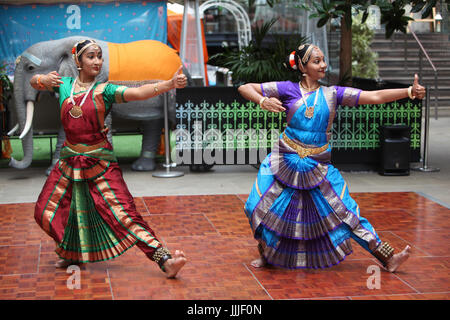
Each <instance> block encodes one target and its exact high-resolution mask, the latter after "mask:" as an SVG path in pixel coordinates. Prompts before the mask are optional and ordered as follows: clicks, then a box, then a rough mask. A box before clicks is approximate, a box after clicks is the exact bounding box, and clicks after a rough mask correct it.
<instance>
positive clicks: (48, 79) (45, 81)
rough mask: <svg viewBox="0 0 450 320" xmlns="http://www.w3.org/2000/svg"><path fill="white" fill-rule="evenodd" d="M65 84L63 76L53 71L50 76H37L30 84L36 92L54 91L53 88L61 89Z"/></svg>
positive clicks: (32, 78)
mask: <svg viewBox="0 0 450 320" xmlns="http://www.w3.org/2000/svg"><path fill="white" fill-rule="evenodd" d="M61 83H63V82H62V81H61V76H60V75H59V74H58V72H56V71H52V72H50V73H48V74H35V75H34V76H33V77H31V79H30V84H31V86H32V87H33V88H35V89H36V90H40V91H43V90H49V91H51V90H52V87H59V85H60V84H61Z"/></svg>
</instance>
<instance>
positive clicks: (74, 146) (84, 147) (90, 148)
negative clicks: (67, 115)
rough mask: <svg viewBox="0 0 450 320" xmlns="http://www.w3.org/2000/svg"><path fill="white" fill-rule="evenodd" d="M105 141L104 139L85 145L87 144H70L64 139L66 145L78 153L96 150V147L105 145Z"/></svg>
mask: <svg viewBox="0 0 450 320" xmlns="http://www.w3.org/2000/svg"><path fill="white" fill-rule="evenodd" d="M105 143H106V140H103V141H102V142H99V143H97V144H93V145H90V146H87V145H85V144H81V143H79V144H71V143H69V142H68V141H67V140H66V146H67V147H69V148H70V149H72V150H73V151H75V152H78V153H85V152H89V151H93V150H97V149H99V148H101V147H103V146H104V145H105Z"/></svg>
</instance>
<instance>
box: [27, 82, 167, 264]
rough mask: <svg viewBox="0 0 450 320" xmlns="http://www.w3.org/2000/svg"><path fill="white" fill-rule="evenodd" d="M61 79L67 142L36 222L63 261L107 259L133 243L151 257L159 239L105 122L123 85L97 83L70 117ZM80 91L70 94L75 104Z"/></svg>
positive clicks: (120, 99) (44, 192) (42, 195)
mask: <svg viewBox="0 0 450 320" xmlns="http://www.w3.org/2000/svg"><path fill="white" fill-rule="evenodd" d="M62 81H63V82H64V83H63V84H61V86H60V87H59V88H54V90H55V91H57V92H59V94H60V105H61V109H60V112H61V122H62V125H63V127H64V130H65V133H66V141H65V143H64V145H63V147H62V150H61V155H60V160H59V161H58V163H57V164H56V165H55V167H54V168H53V170H52V171H51V173H50V175H49V177H48V178H47V181H46V182H45V185H44V187H43V189H42V191H41V193H40V195H39V198H38V200H37V202H36V207H35V214H34V215H35V219H36V222H37V223H38V224H39V225H40V226H41V228H42V229H43V230H44V231H45V232H46V233H47V234H48V235H49V236H50V237H52V238H53V239H54V240H55V241H56V243H57V248H56V253H57V254H58V255H59V256H60V257H61V258H62V259H65V260H70V261H74V262H82V263H85V262H96V261H104V260H109V259H112V258H115V257H117V256H119V255H121V254H122V253H123V252H125V251H126V250H127V249H129V248H130V247H132V246H133V245H135V244H137V245H138V246H139V248H140V249H141V250H142V251H144V253H145V254H146V255H147V256H148V257H149V258H150V259H151V258H152V256H153V254H154V252H155V250H156V249H158V248H160V247H161V244H160V242H159V241H158V240H157V238H156V236H155V234H154V232H153V230H152V229H151V228H150V227H149V226H148V224H147V223H146V222H145V221H144V220H143V218H142V217H141V215H140V214H139V213H138V212H137V210H136V207H135V204H134V201H133V197H132V195H131V194H130V192H129V191H128V188H127V185H126V184H125V181H124V179H123V176H122V171H121V169H120V168H119V166H118V163H117V160H116V157H115V156H114V153H113V148H112V145H111V144H110V143H109V142H108V140H107V138H106V130H105V127H104V119H105V115H106V114H107V113H108V112H109V111H110V108H111V105H112V104H113V103H115V102H117V103H118V102H123V93H124V91H125V90H126V87H124V86H117V85H113V84H110V83H103V84H101V83H96V84H95V85H94V87H93V89H92V90H91V92H89V94H88V97H87V99H86V101H85V103H84V104H83V106H82V111H83V114H82V116H81V117H79V118H73V117H72V116H71V115H70V113H69V111H70V109H71V108H72V106H73V105H72V103H71V101H70V99H69V96H70V90H71V88H72V84H73V81H74V79H72V78H68V77H63V78H62ZM85 93H86V92H85V91H82V92H78V93H77V92H75V93H74V101H75V103H76V104H80V102H81V100H82V99H83V97H84V95H85Z"/></svg>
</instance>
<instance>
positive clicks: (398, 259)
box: [386, 246, 411, 272]
mask: <svg viewBox="0 0 450 320" xmlns="http://www.w3.org/2000/svg"><path fill="white" fill-rule="evenodd" d="M410 253H411V247H410V246H406V247H405V249H403V251H402V252H400V253H397V254H394V255H393V256H392V257H391V258H390V259H389V261H388V262H387V265H386V269H387V270H388V271H389V272H395V270H397V268H398V267H400V265H402V264H403V263H404V262H405V261H406V260H408V258H409V255H410Z"/></svg>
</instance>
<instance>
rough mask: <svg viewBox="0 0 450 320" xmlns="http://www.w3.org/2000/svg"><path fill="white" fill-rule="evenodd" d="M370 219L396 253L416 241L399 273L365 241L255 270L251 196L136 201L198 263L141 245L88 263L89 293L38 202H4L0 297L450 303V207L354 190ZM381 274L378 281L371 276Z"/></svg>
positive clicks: (162, 234) (84, 273)
mask: <svg viewBox="0 0 450 320" xmlns="http://www.w3.org/2000/svg"><path fill="white" fill-rule="evenodd" d="M352 196H353V197H354V199H355V200H356V201H357V202H358V203H359V205H360V207H361V212H362V215H363V216H365V217H366V218H367V219H368V220H369V221H370V222H371V223H372V224H373V225H374V227H375V228H376V230H377V231H378V233H379V235H380V237H381V238H382V239H383V240H386V241H389V242H390V243H391V244H392V245H393V246H394V247H395V248H396V249H401V248H403V247H404V246H405V245H406V244H409V245H410V246H411V247H412V250H413V252H412V256H411V258H410V260H409V261H408V262H407V263H406V264H405V265H404V266H403V267H402V268H401V269H400V270H399V271H398V272H397V273H395V274H390V273H387V272H385V271H381V273H380V277H381V278H380V283H379V288H377V289H369V288H368V283H375V282H373V281H372V282H371V279H372V278H373V276H374V275H375V273H373V271H372V272H368V267H369V266H371V265H375V266H377V265H378V264H377V261H376V260H375V259H374V258H373V257H372V256H371V255H370V254H368V253H367V252H366V251H365V250H364V249H362V248H361V247H359V246H358V245H357V244H356V243H355V242H352V244H353V250H354V252H353V254H351V255H350V256H348V257H347V258H346V260H345V261H343V262H342V263H340V264H339V265H337V266H335V267H332V268H328V269H323V270H304V269H301V270H295V271H292V270H283V269H277V268H267V269H254V268H253V267H251V266H250V265H249V262H250V261H251V260H252V259H254V258H256V257H257V255H258V252H257V249H256V243H255V240H254V239H253V237H252V234H251V230H250V226H249V224H248V220H247V218H246V217H245V215H244V213H243V205H244V201H245V199H246V195H242V194H235V195H234V194H231V195H205V196H160V197H137V198H135V201H136V205H137V208H138V210H139V212H140V213H141V214H142V215H143V216H144V219H145V220H147V221H148V222H149V224H150V226H151V227H152V228H153V229H154V230H155V231H156V233H157V235H158V237H159V238H160V240H161V241H162V242H164V243H165V244H166V245H167V246H168V247H169V248H170V249H171V250H174V249H182V250H184V251H185V253H186V255H187V257H188V259H189V262H188V263H187V264H186V266H185V267H184V268H183V269H182V270H181V272H180V273H179V275H178V277H177V279H171V280H168V279H166V278H165V277H164V274H163V273H162V272H160V271H159V269H158V268H157V266H156V264H154V263H153V262H151V261H149V260H147V259H146V257H145V255H144V254H143V253H142V252H141V251H140V250H139V249H137V248H136V247H135V248H132V249H130V250H128V251H127V252H126V253H124V254H123V255H122V256H121V257H119V258H117V259H115V260H111V261H106V262H99V263H94V264H85V265H82V266H81V278H80V285H81V288H80V289H70V288H69V287H68V285H67V283H68V279H69V278H70V277H71V274H69V273H67V272H66V270H65V269H56V268H55V267H54V266H53V264H54V262H55V260H56V255H55V253H54V252H53V250H54V243H53V242H52V240H50V239H49V238H48V237H47V236H46V235H45V234H44V232H43V231H42V230H41V229H40V228H39V227H38V225H37V224H36V223H35V221H34V218H33V205H34V204H33V203H20V204H0V299H102V300H103V299H105V300H110V299H152V300H161V299H177V300H206V299H208V300H219V299H220V300H234V299H239V300H271V299H275V300H279V299H336V300H339V299H345V300H348V299H370V300H378V299H389V300H391V299H392V300H394V299H408V300H409V299H411V300H416V299H424V300H427V299H446V300H447V299H449V298H450V275H449V274H450V272H449V270H450V245H449V243H450V241H449V240H450V239H449V232H448V230H449V227H450V219H449V218H450V209H448V208H446V207H443V206H441V205H439V204H438V203H435V202H433V201H432V200H430V199H427V198H425V197H423V196H421V195H419V194H417V193H414V192H393V193H392V192H391V193H353V194H352ZM370 277H372V278H370Z"/></svg>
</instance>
